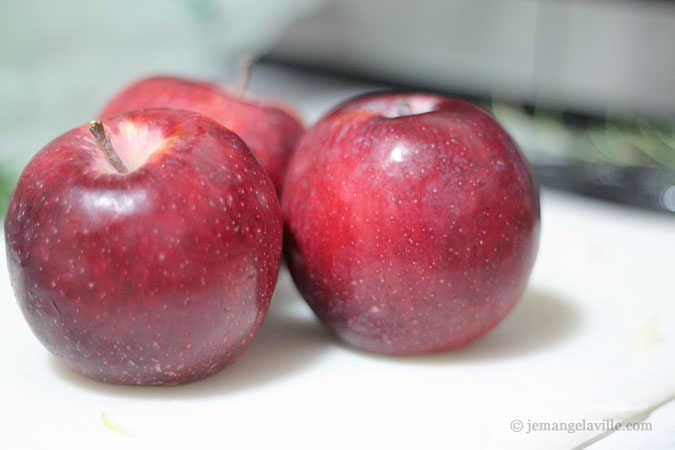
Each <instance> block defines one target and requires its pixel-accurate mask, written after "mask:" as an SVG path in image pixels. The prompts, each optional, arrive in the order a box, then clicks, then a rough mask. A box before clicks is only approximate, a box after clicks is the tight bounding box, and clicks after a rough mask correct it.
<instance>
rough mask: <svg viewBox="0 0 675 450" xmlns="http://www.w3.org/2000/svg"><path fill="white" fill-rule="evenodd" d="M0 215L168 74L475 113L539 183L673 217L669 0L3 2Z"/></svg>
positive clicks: (673, 72) (292, 95) (317, 97)
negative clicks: (469, 106)
mask: <svg viewBox="0 0 675 450" xmlns="http://www.w3.org/2000/svg"><path fill="white" fill-rule="evenodd" d="M0 36H1V39H0V81H1V82H0V104H1V105H2V108H1V109H0V136H2V145H1V146H0V210H3V209H4V207H5V205H6V199H7V196H8V195H9V192H10V190H11V189H12V187H13V185H14V183H15V180H16V177H17V176H18V174H19V173H20V170H21V168H22V167H23V166H24V165H25V164H26V163H27V161H28V160H29V159H30V158H31V157H32V156H33V155H34V154H35V153H36V152H37V151H38V150H39V149H40V148H41V147H42V146H44V145H45V144H46V143H47V142H48V141H49V140H51V139H52V138H54V137H56V136H58V135H59V134H61V133H63V132H65V131H66V130H68V129H70V128H73V127H75V126H77V125H80V124H82V123H85V122H87V121H89V120H91V119H92V118H93V117H95V116H96V115H97V114H98V112H99V111H100V110H101V108H102V107H103V105H104V104H105V102H106V101H107V100H108V99H109V98H110V97H111V96H112V95H113V94H114V93H115V92H116V91H118V90H119V89H121V88H122V87H123V86H125V85H126V84H127V83H129V82H131V81H133V80H135V79H137V78H140V77H144V76H148V75H152V74H159V73H169V74H175V75H182V76H188V77H203V78H212V79H216V80H219V81H221V82H223V83H228V82H232V80H233V78H234V74H235V72H236V70H235V67H236V62H237V61H238V60H239V59H240V58H241V57H242V55H253V56H254V57H255V58H257V60H258V62H257V63H256V65H255V67H254V71H253V75H252V80H251V84H250V89H251V91H252V92H253V93H254V94H259V95H265V96H273V97H282V98H287V99H288V100H289V101H291V102H292V103H293V104H295V105H296V106H297V107H298V109H299V111H300V112H301V114H302V115H303V117H304V119H305V122H306V123H307V124H308V125H311V123H313V122H314V121H315V120H316V119H317V118H318V117H320V116H321V115H322V114H323V113H325V112H326V111H327V109H328V108H330V107H331V106H333V105H334V104H335V103H337V102H339V101H342V100H344V99H345V98H346V97H348V96H350V95H354V94H356V93H359V92H361V91H364V90H372V89H384V88H401V89H424V90H434V91H441V92H445V93H449V94H452V95H455V96H459V97H463V98H467V99H470V100H472V101H475V102H478V103H480V104H482V105H483V106H485V107H486V108H489V109H490V110H491V111H492V112H493V114H495V116H496V117H497V118H498V119H499V120H500V121H501V122H502V123H503V124H504V125H505V127H506V128H507V129H508V130H509V131H510V132H511V133H512V135H513V136H514V137H515V139H516V140H517V141H518V142H519V143H520V145H521V147H522V148H523V150H524V151H525V153H526V154H527V156H528V158H529V159H530V161H531V162H532V163H533V166H534V168H535V172H536V174H537V177H538V179H539V181H540V183H542V184H544V185H548V186H552V187H555V188H559V189H565V190H571V191H575V192H579V193H582V194H585V195H591V196H594V197H600V198H604V199H608V200H613V201H619V202H623V203H628V204H632V205H634V206H638V207H642V208H650V209H657V210H661V211H670V212H672V211H675V175H674V174H675V45H674V43H675V3H673V2H669V1H656V0H651V1H613V2H609V1H593V0H586V1H571V2H563V1H534V0H528V1H525V0H510V1H507V2H505V1H500V0H474V1H460V0H429V1H425V2H413V1H411V0H342V1H331V0H257V1H255V2H253V1H246V0H175V1H170V2H166V1H159V0H153V1H144V2H135V1H131V0H118V1H115V2H105V1H93V2H86V3H85V2H81V1H78V0H61V1H59V2H53V1H49V0H24V1H21V2H11V1H2V2H0Z"/></svg>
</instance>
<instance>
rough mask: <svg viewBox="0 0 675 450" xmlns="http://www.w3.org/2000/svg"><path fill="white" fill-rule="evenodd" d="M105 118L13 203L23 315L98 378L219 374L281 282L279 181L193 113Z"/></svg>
mask: <svg viewBox="0 0 675 450" xmlns="http://www.w3.org/2000/svg"><path fill="white" fill-rule="evenodd" d="M92 124H93V125H92V126H91V129H92V133H96V135H97V136H98V138H97V139H95V138H94V136H93V135H92V133H90V130H89V129H88V128H87V126H86V125H84V126H81V127H79V128H75V129H73V130H71V131H69V132H67V133H65V134H63V135H62V136H60V137H58V138H56V139H55V140H53V141H52V142H51V143H49V144H48V145H47V146H46V147H44V148H43V149H42V150H41V151H40V152H39V153H38V154H37V155H36V156H35V157H34V158H33V159H32V161H31V162H30V163H29V164H28V166H27V167H26V168H25V170H24V171H23V173H22V175H21V177H20V179H19V182H18V185H17V187H16V190H15V192H14V194H13V195H12V198H11V200H10V205H9V209H8V212H7V217H6V221H5V233H6V236H5V238H6V242H7V257H8V262H9V271H10V278H11V281H12V286H13V288H14V292H15V294H16V297H17V299H18V301H19V305H20V306H21V309H22V311H23V314H24V316H25V318H26V320H27V321H28V323H29V325H30V326H31V328H32V329H33V331H34V332H35V334H36V335H37V337H38V338H39V339H40V341H41V342H42V343H43V344H44V345H45V346H46V347H47V348H48V349H49V350H50V351H51V352H52V353H53V354H54V355H55V356H56V357H57V358H59V359H61V360H62V361H64V362H65V363H66V364H67V365H68V366H70V367H71V368H72V369H73V370H75V371H76V372H79V373H81V374H83V375H85V376H87V377H91V378H94V379H97V380H101V381H106V382H111V383H123V384H137V385H155V384H176V383H183V382H187V381H192V380H196V379H199V378H202V377H205V376H207V375H209V374H211V373H214V372H216V371H218V370H219V369H221V368H223V367H224V366H226V365H228V364H229V363H231V362H232V361H234V359H235V358H237V356H238V355H239V354H240V353H241V352H242V351H243V350H244V349H245V348H246V346H247V345H248V344H249V343H250V342H251V339H253V337H254V336H255V334H256V332H257V331H258V329H259V328H260V325H261V324H262V321H263V318H264V317H265V314H266V312H267V308H268V305H269V302H270V298H271V296H272V291H273V290H274V286H275V283H276V279H277V272H278V270H279V265H280V258H281V238H282V222H281V213H280V210H279V204H278V200H277V197H276V193H275V191H274V187H273V185H272V182H271V180H270V179H269V177H268V176H267V174H266V173H265V171H264V169H263V168H262V166H261V165H260V163H259V162H258V161H257V160H256V159H255V157H254V156H253V154H252V153H251V151H250V150H249V149H248V147H247V146H246V144H244V142H243V141H242V140H241V139H240V138H239V137H237V136H236V135H235V134H234V133H233V132H232V131H230V130H228V129H226V128H225V127H223V126H222V125H220V124H219V123H217V122H216V121H214V120H212V119H209V118H206V117H204V116H202V115H199V114H196V113H193V112H188V111H178V110H169V109H148V110H143V111H137V112H132V113H128V114H121V115H118V116H114V117H111V118H108V119H105V120H103V124H102V126H101V125H100V124H97V123H92ZM105 131H107V135H109V139H108V138H107V137H106V134H105V133H104V132H105ZM104 150H106V152H107V153H108V154H111V155H112V156H110V157H109V156H107V155H106V152H104ZM115 154H117V155H118V156H119V158H114V156H115Z"/></svg>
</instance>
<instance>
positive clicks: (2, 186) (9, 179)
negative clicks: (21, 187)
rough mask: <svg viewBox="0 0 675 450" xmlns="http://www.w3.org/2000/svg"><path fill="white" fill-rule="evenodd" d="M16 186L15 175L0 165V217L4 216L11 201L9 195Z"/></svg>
mask: <svg viewBox="0 0 675 450" xmlns="http://www.w3.org/2000/svg"><path fill="white" fill-rule="evenodd" d="M13 187H14V177H13V176H12V175H11V174H10V173H9V172H8V171H7V170H5V169H4V168H2V167H0V217H4V215H5V211H6V210H7V203H9V195H10V194H11V193H12V188H13Z"/></svg>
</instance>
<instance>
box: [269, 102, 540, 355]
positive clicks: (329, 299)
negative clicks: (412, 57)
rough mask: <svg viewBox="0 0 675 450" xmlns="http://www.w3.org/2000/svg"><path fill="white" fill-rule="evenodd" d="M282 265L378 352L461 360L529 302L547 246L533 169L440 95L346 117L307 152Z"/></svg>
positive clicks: (326, 123)
mask: <svg viewBox="0 0 675 450" xmlns="http://www.w3.org/2000/svg"><path fill="white" fill-rule="evenodd" d="M282 213H283V215H284V221H285V226H286V241H285V242H286V244H287V245H286V252H287V253H286V260H287V262H288V265H289V268H290V270H291V273H292V275H293V279H294V280H295V283H296V285H297V286H298V288H299V290H300V292H301V293H302V295H303V296H304V297H305V299H306V300H307V302H308V303H309V305H310V306H311V307H312V309H313V310H314V311H315V312H316V314H317V315H318V316H319V318H320V319H321V320H322V321H323V322H324V323H325V324H326V325H327V326H328V327H329V328H330V329H332V330H333V331H334V332H335V333H336V334H337V335H338V336H339V337H340V338H342V339H343V340H344V341H346V342H347V343H349V344H351V345H353V346H354V347H357V348H359V349H364V350H368V351H372V352H380V353H386V354H402V355H403V354H421V353H429V352H437V351H442V350H448V349H452V348H457V347H460V346H463V345H465V344H468V343H470V342H472V341H474V340H475V339H478V338H479V337H481V336H483V335H484V334H486V333H487V332H488V331H490V330H491V329H492V328H494V327H495V326H496V325H497V324H498V323H499V322H500V321H501V320H502V319H503V318H504V317H505V316H506V315H507V314H508V312H509V311H510V310H511V309H512V308H513V306H514V305H515V303H516V301H517V300H518V298H519V297H520V296H521V294H522V292H523V290H524V288H525V285H526V282H527V279H528V276H529V274H530V271H531V268H532V265H533V263H534V259H535V255H536V251H537V246H538V239H539V228H540V222H539V199H538V191H537V187H536V186H535V184H534V182H533V179H532V175H531V172H530V168H529V166H528V164H527V162H526V161H525V159H524V158H523V155H522V154H521V153H520V151H519V150H518V147H517V146H516V144H515V143H514V142H513V140H512V139H511V138H510V137H509V136H508V135H507V134H506V132H505V131H504V129H503V128H502V127H501V126H500V125H499V124H498V123H497V122H496V121H495V119H494V118H493V117H492V116H490V115H489V114H487V113H486V112H484V111H482V110H481V109H479V108H477V107H476V106H473V105H471V104H469V103H466V102H463V101H458V100H453V99H451V98H446V97H442V96H436V95H423V94H374V95H367V96H363V97H360V98H357V99H354V100H351V101H348V102H346V103H344V104H343V105H341V106H339V107H338V108H337V109H335V110H333V111H332V112H331V113H329V114H328V115H327V116H326V117H324V118H323V119H322V120H320V121H319V122H318V123H317V124H316V125H315V126H314V127H312V128H311V129H310V130H308V132H307V133H306V134H305V136H304V137H303V138H302V139H301V141H300V143H299V144H298V147H297V149H296V151H295V153H294V155H293V158H292V159H291V162H290V164H289V167H288V171H287V177H286V182H285V185H284V191H283V197H282Z"/></svg>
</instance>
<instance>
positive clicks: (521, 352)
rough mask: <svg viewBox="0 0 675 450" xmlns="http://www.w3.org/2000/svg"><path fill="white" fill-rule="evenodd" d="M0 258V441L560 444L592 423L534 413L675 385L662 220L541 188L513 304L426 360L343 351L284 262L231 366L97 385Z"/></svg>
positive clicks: (16, 444)
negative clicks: (174, 377)
mask: <svg viewBox="0 0 675 450" xmlns="http://www.w3.org/2000/svg"><path fill="white" fill-rule="evenodd" d="M4 253H5V248H4V239H3V240H2V243H0V255H2V258H0V357H1V358H2V363H1V365H0V399H1V400H0V402H1V403H0V405H1V406H0V447H2V448H8V449H10V448H11V449H21V448H31V449H33V448H66V447H67V448H70V449H93V448H96V449H102V448H160V446H161V447H164V448H181V447H186V446H189V447H190V448H199V447H200V446H205V447H207V446H208V447H209V448H212V447H215V448H235V449H239V448H249V447H256V448H278V447H279V446H282V447H286V446H293V447H294V448H298V449H302V448H308V449H309V448H312V449H314V448H354V447H358V448H361V447H368V446H370V447H372V448H384V447H390V448H391V447H394V448H413V447H414V448H423V449H431V448H444V449H448V448H533V449H540V448H550V449H556V448H561V449H562V448H572V447H574V446H577V445H581V444H583V443H585V442H588V441H589V440H592V439H594V438H596V437H597V436H598V435H600V434H602V431H577V432H575V433H569V432H565V431H548V432H546V431H539V432H531V433H526V431H527V427H528V421H530V422H531V423H533V422H537V423H539V422H565V423H569V422H580V421H582V420H584V419H585V420H586V421H587V422H591V421H593V422H595V421H602V420H603V419H613V420H616V421H621V420H625V419H628V418H631V417H633V418H638V419H639V420H642V419H643V418H644V413H645V412H648V411H649V410H650V409H651V408H653V407H654V406H656V405H658V404H660V403H663V402H664V401H666V400H667V399H669V398H672V396H673V395H674V394H675V304H674V300H675V294H674V293H673V280H674V279H675V278H674V277H675V270H674V269H675V260H674V255H675V220H673V217H671V216H666V215H660V214H655V213H647V212H640V211H636V210H633V209H628V208H622V207H618V206H612V205H609V204H605V203H601V202H596V201H592V200H585V199H581V198H580V197H575V196H570V195H564V194H560V193H552V192H548V191H544V192H543V195H542V239H541V246H540V252H539V257H538V260H537V263H536V266H535V269H534V272H533V275H532V278H531V281H530V284H529V287H528V289H527V291H526V293H525V295H524V297H523V299H522V300H521V301H520V303H519V304H518V305H517V307H516V309H515V310H514V311H513V312H512V314H511V315H510V316H509V317H508V318H507V319H506V320H505V321H504V322H503V323H502V324H501V325H500V326H499V327H498V328H497V329H496V330H494V331H493V332H492V333H491V334H490V335H488V336H487V337H485V338H484V339H482V340H480V341H478V342H476V343H475V344H473V345H471V346H469V347H466V348H464V349H461V350H458V351H454V352H449V353H445V354H439V355H432V356H426V357H413V358H389V357H378V356H373V355H370V354H365V353H360V352H357V351H354V350H350V349H348V348H346V347H344V346H343V345H341V344H340V343H338V342H337V341H336V340H335V339H334V338H333V337H331V336H330V335H329V334H327V333H326V332H325V331H324V329H323V328H322V326H321V325H320V324H319V323H318V322H317V321H316V320H315V319H314V318H313V316H312V313H311V312H310V310H309V308H308V307H307V306H306V305H305V304H304V303H303V302H302V300H301V299H300V297H299V296H298V294H297V292H296V291H295V289H294V288H293V285H292V282H291V280H290V277H289V276H288V273H287V272H286V271H285V270H284V271H282V274H281V277H280V281H279V285H278V288H277V292H276V294H275V298H274V301H273V304H272V306H271V309H270V313H269V315H268V317H267V319H266V321H265V324H264V326H263V329H262V331H261V333H260V335H259V336H258V337H257V338H256V339H255V340H254V342H253V344H252V345H251V347H250V348H249V350H248V351H247V352H246V353H245V354H244V355H243V356H242V357H241V359H240V360H239V361H237V362H236V363H235V364H234V365H233V366H231V367H229V368H227V369H225V370H224V371H223V372H221V373H219V374H217V375H215V376H212V377H210V378H208V379H206V380H203V381H201V382H197V383H194V384H191V385H185V386H179V387H172V388H138V387H135V388H134V387H121V386H109V385H105V384H101V383H98V382H94V381H90V380H87V379H84V378H82V377H81V376H79V375H76V374H74V373H72V372H70V371H69V369H67V368H66V367H65V366H63V365H62V364H61V363H59V362H58V361H56V360H55V358H53V357H52V356H51V355H50V354H49V353H48V352H47V351H46V350H45V349H44V348H43V347H42V346H41V345H40V343H39V342H38V341H37V339H36V338H35V337H34V336H33V335H32V333H31V331H30V330H29V328H28V326H27V324H26V323H25V321H24V319H23V317H22V316H21V313H20V311H19V308H18V306H17V304H16V301H15V299H14V296H13V294H12V291H11V287H10V284H9V280H8V276H7V268H6V261H5V258H4ZM515 420H520V421H522V422H523V426H524V430H523V431H521V432H514V431H512V430H511V425H512V423H514V422H513V421H515ZM647 421H648V419H647ZM656 432H660V433H663V432H664V430H653V431H652V432H651V433H656ZM622 433H628V432H622ZM631 433H650V432H649V431H634V432H631ZM671 433H672V431H671ZM633 439H634V436H633Z"/></svg>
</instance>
